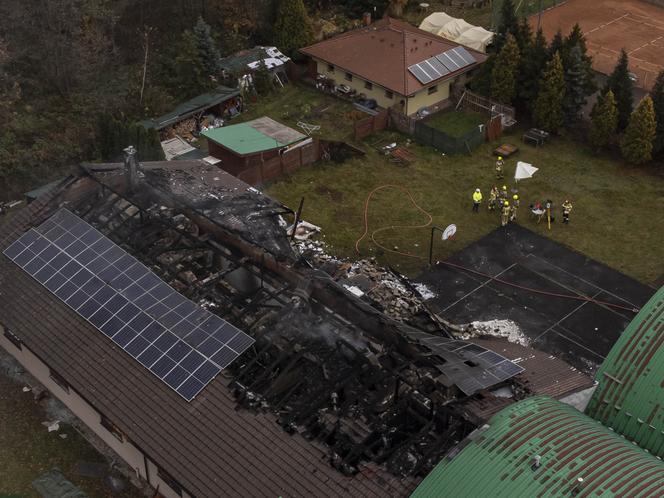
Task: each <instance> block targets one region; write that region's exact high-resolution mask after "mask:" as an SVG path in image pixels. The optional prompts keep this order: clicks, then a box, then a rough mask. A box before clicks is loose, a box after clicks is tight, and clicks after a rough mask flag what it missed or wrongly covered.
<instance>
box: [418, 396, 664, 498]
mask: <svg viewBox="0 0 664 498" xmlns="http://www.w3.org/2000/svg"><path fill="white" fill-rule="evenodd" d="M489 424H490V426H489V427H488V428H486V429H485V430H484V431H483V432H481V429H480V431H476V432H475V433H473V434H471V436H469V439H471V438H472V440H471V441H470V442H469V443H468V444H467V445H466V446H465V447H464V448H463V449H462V450H461V451H460V452H458V453H457V454H456V455H455V456H452V455H454V451H453V452H452V453H450V454H449V455H448V456H446V457H445V458H444V459H443V460H442V461H441V462H440V463H439V464H438V466H437V467H436V468H435V469H434V470H433V471H431V473H430V474H429V475H428V476H427V477H426V479H424V481H422V483H421V484H420V485H419V487H418V488H417V489H416V490H415V492H414V493H413V494H412V497H413V498H438V497H453V498H465V497H467V498H479V497H492V498H493V497H502V496H504V497H509V498H513V497H527V498H531V497H532V498H534V497H539V496H571V494H572V490H573V488H574V487H575V485H576V481H577V479H578V478H579V477H581V478H583V483H582V484H581V486H580V488H581V489H580V493H579V494H578V495H577V496H579V497H588V496H599V495H600V494H601V496H602V497H603V498H607V497H615V496H630V497H634V498H637V497H645V496H653V495H655V494H658V493H661V492H662V489H664V463H663V462H662V461H661V460H658V459H657V458H655V457H654V456H653V455H650V454H648V453H647V452H645V451H644V450H642V449H640V448H639V447H638V446H635V445H633V444H632V443H630V442H629V441H626V440H625V439H624V438H622V437H620V436H619V435H617V434H615V433H614V432H612V431H610V430H609V429H607V428H606V427H604V426H603V425H601V424H600V423H599V422H597V421H596V420H593V419H592V418H590V417H588V416H586V415H584V414H583V413H581V412H579V411H578V410H576V409H575V408H573V407H571V406H569V405H566V404H563V403H560V402H559V401H556V400H554V399H552V398H549V397H546V396H536V397H533V398H528V399H526V400H523V401H520V402H519V403H515V404H513V405H511V406H509V407H507V408H505V409H504V410H502V411H501V412H499V413H498V414H497V415H495V416H494V417H493V418H492V419H491V420H490V421H489ZM536 455H539V456H540V457H541V460H540V467H539V468H538V469H536V470H533V469H532V467H531V466H532V464H533V460H534V457H535V456H536ZM450 458H451V459H450Z"/></svg>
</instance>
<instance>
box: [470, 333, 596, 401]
mask: <svg viewBox="0 0 664 498" xmlns="http://www.w3.org/2000/svg"><path fill="white" fill-rule="evenodd" d="M471 342H474V343H475V344H479V345H480V346H484V347H485V348H487V349H490V350H492V351H495V352H496V353H499V354H501V355H503V356H504V357H505V358H507V359H508V360H512V361H513V362H514V363H516V364H517V365H519V366H521V367H523V368H524V369H525V370H524V371H523V372H521V373H520V374H519V375H518V376H517V377H516V379H517V380H519V381H521V382H522V383H524V385H525V387H526V388H527V389H528V390H529V391H530V394H532V395H539V394H546V395H548V396H551V397H553V398H562V397H564V396H567V395H569V394H572V393H575V392H579V391H582V390H584V389H587V388H589V387H592V386H593V380H592V379H591V378H590V377H589V376H587V375H586V374H584V373H583V372H581V371H579V370H577V369H576V368H574V367H573V366H571V365H570V364H569V363H567V362H565V361H563V360H561V359H559V358H556V357H555V356H552V355H550V354H548V353H544V352H542V351H538V350H536V349H532V348H528V347H525V346H520V345H519V344H513V343H511V342H508V341H506V340H505V339H497V338H492V339H489V338H486V339H485V338H482V339H471Z"/></svg>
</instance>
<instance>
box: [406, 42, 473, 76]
mask: <svg viewBox="0 0 664 498" xmlns="http://www.w3.org/2000/svg"><path fill="white" fill-rule="evenodd" d="M475 62H477V61H476V60H475V57H473V55H472V54H471V53H470V52H468V50H466V49H465V48H464V47H455V48H453V49H450V50H447V51H446V52H443V53H442V54H439V55H437V56H435V57H430V58H429V59H427V60H425V61H422V62H419V63H417V64H413V65H412V66H409V67H408V70H409V71H410V72H411V73H412V74H413V76H415V77H416V78H417V80H418V81H419V82H420V83H422V84H423V85H426V84H428V83H431V82H432V81H434V80H437V79H438V78H442V77H443V76H446V75H448V74H450V73H453V72H454V71H458V70H459V69H462V68H464V67H466V66H470V65H471V64H474V63H475Z"/></svg>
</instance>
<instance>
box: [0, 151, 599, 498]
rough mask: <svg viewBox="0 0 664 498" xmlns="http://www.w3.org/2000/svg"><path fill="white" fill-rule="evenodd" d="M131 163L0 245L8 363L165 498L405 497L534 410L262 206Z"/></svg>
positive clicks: (507, 364)
mask: <svg viewBox="0 0 664 498" xmlns="http://www.w3.org/2000/svg"><path fill="white" fill-rule="evenodd" d="M127 153H128V157H127V160H126V162H125V164H115V163H114V164H89V165H85V166H83V167H82V168H81V171H80V172H79V173H78V174H77V175H74V176H71V177H69V178H67V179H65V180H63V181H62V182H61V183H60V184H59V185H58V186H57V187H55V188H53V189H51V190H49V191H48V192H47V193H45V194H43V195H42V196H41V197H40V198H39V199H37V200H35V201H34V202H32V203H31V204H30V205H29V206H27V207H26V208H25V209H23V210H22V211H20V212H18V213H16V215H14V216H13V217H12V219H11V220H10V221H9V222H8V223H6V224H5V225H4V226H2V228H1V229H0V250H1V251H2V253H3V255H2V256H0V297H1V299H0V326H1V328H2V332H3V333H2V336H1V337H0V344H1V345H2V346H3V347H5V348H6V349H7V350H8V351H10V352H11V353H12V354H13V355H14V356H15V357H16V358H17V359H18V360H19V361H20V362H21V363H22V364H23V365H24V366H25V367H26V369H27V370H28V371H30V372H31V373H32V374H33V375H34V376H35V377H36V378H37V379H38V380H39V381H40V382H42V383H43V384H44V385H45V386H46V387H47V388H48V389H49V390H50V391H51V392H52V393H53V394H54V395H55V396H57V397H58V398H60V399H61V400H62V401H63V402H64V403H65V404H66V405H67V406H68V407H70V409H71V410H72V411H73V412H74V413H75V414H76V415H77V416H78V417H79V418H81V419H82V420H83V421H84V422H85V423H86V424H87V425H88V426H89V427H90V428H91V429H93V430H94V431H95V432H96V433H97V434H98V435H99V436H100V437H101V438H102V439H103V440H104V441H105V442H106V443H107V444H109V445H110V446H111V447H112V448H113V449H114V450H115V451H116V452H117V453H118V454H119V455H120V456H121V457H122V458H123V459H124V460H125V461H126V462H127V463H128V464H129V465H130V466H131V467H132V468H134V469H135V471H136V473H137V475H140V476H141V477H143V478H144V479H145V480H146V481H147V482H148V483H149V484H151V485H152V486H154V487H155V488H157V489H158V492H159V493H160V494H161V495H162V496H165V497H173V496H196V497H198V498H203V497H218V496H220V495H224V496H267V495H270V496H274V495H281V496H305V495H306V496H341V495H344V496H380V497H383V496H407V495H408V494H410V492H411V491H412V490H413V489H415V487H416V486H417V485H418V483H419V482H420V481H421V480H422V478H423V477H424V476H426V475H427V473H428V472H429V471H430V470H431V469H432V468H433V467H434V466H435V465H436V464H437V463H438V461H439V460H440V459H441V457H442V456H443V455H444V454H445V453H446V452H447V451H448V450H449V449H450V448H452V447H453V446H454V445H456V444H457V443H458V442H459V441H461V440H462V439H463V438H465V437H466V436H467V435H468V434H470V433H471V432H472V431H473V430H475V429H476V428H477V427H478V426H479V425H480V424H482V423H483V421H484V419H485V417H486V416H488V415H487V414H490V413H493V412H495V411H496V409H498V408H500V407H502V406H504V405H505V404H506V403H511V402H513V401H515V400H518V399H520V398H523V397H526V396H528V395H529V394H532V393H534V392H536V391H537V390H533V389H532V388H531V387H529V385H530V384H529V383H528V382H525V381H524V378H523V374H522V371H523V368H522V367H520V366H519V365H518V364H517V363H515V362H513V361H511V360H510V359H508V358H506V357H504V356H503V355H501V354H498V353H497V352H495V351H492V350H490V349H487V348H486V347H484V346H482V345H481V344H479V343H472V342H466V341H459V340H455V339H453V338H452V337H451V336H450V335H449V334H447V331H446V330H445V328H444V326H438V327H431V330H430V331H429V332H424V331H422V330H419V329H416V328H414V327H412V326H410V325H408V324H405V323H403V322H399V321H396V320H394V319H392V318H390V317H388V316H387V315H385V314H384V313H382V312H381V311H379V310H378V309H376V307H374V306H372V303H371V302H369V301H367V300H362V299H359V298H358V297H356V296H354V295H353V294H351V293H349V292H348V291H347V290H346V289H345V288H344V287H343V286H342V285H340V284H339V283H338V282H337V281H335V279H334V278H333V277H332V276H331V274H330V273H333V272H324V271H322V270H320V269H318V268H316V267H314V266H313V265H312V264H311V262H310V261H309V260H308V259H307V258H306V257H305V256H303V255H302V254H299V253H298V252H297V251H296V250H294V248H293V245H292V244H291V241H290V240H289V238H288V237H287V235H286V230H285V229H284V228H283V223H282V221H281V218H282V217H288V216H289V215H290V214H292V212H291V211H290V210H289V209H288V208H287V207H285V206H283V205H281V204H279V203H277V202H275V201H274V200H272V199H270V198H268V197H266V196H264V195H263V194H261V193H260V192H259V191H257V190H256V189H254V188H251V187H249V186H248V185H246V184H245V183H243V182H241V181H240V180H238V179H236V178H234V177H233V176H231V175H229V174H227V173H225V172H223V171H220V170H219V169H218V168H216V167H214V166H210V165H208V164H206V163H204V162H202V161H178V162H155V163H145V164H142V165H139V164H137V163H136V161H135V159H134V156H133V153H134V151H133V150H131V149H129V150H128V151H127ZM70 273H71V275H70ZM83 274H85V275H84V277H82V278H84V280H85V281H83V280H81V279H79V276H80V275H83ZM120 306H124V307H122V308H119V307H120ZM116 308H118V309H116ZM130 308H131V314H130V315H129V316H123V315H122V314H123V313H124V312H125V310H128V309H130ZM141 320H142V321H141ZM111 324H113V325H111ZM175 344H176V345H177V347H176V346H174V345H175ZM175 349H177V350H178V351H175ZM586 381H587V379H585V378H581V377H579V378H578V379H577V380H576V381H572V382H570V384H569V386H570V387H569V389H568V391H573V390H578V389H581V388H583V387H585V383H586ZM495 389H502V390H507V392H509V396H508V397H507V398H506V397H505V396H504V394H503V395H501V396H497V395H494V394H493V391H494V390H495ZM538 389H539V387H538ZM506 400H507V401H506Z"/></svg>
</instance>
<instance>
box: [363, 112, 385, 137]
mask: <svg viewBox="0 0 664 498" xmlns="http://www.w3.org/2000/svg"><path fill="white" fill-rule="evenodd" d="M388 116H389V112H388V110H387V109H383V110H382V111H380V112H379V113H378V114H376V115H375V116H369V117H366V118H364V119H360V120H358V121H355V140H361V139H362V138H364V137H366V136H369V135H371V134H372V133H374V132H376V131H381V130H384V129H385V128H387V123H388V121H389V119H388Z"/></svg>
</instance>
